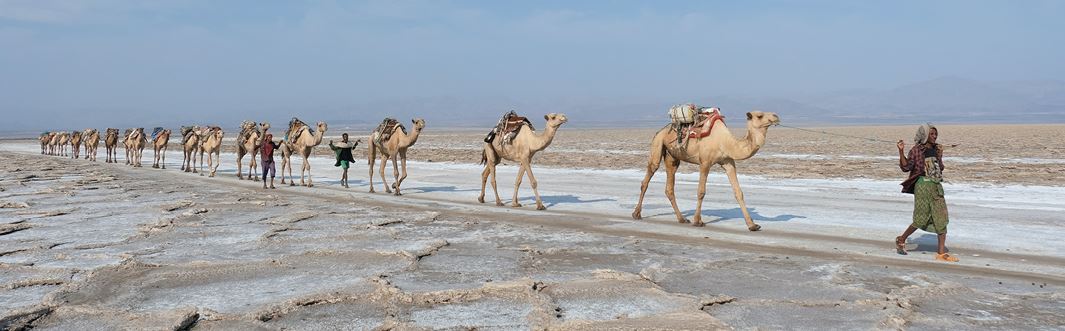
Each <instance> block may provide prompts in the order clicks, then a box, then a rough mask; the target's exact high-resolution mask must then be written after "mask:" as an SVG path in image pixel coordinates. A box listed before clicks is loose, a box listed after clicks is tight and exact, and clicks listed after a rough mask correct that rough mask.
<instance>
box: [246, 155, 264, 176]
mask: <svg viewBox="0 0 1065 331" xmlns="http://www.w3.org/2000/svg"><path fill="white" fill-rule="evenodd" d="M255 154H256V153H255V152H252V153H251V160H250V161H248V163H251V165H249V166H248V177H251V176H255V177H252V178H253V179H252V181H256V182H258V181H259V164H258V160H256V159H255ZM264 179H265V178H264Z"/></svg>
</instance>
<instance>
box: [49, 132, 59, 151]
mask: <svg viewBox="0 0 1065 331" xmlns="http://www.w3.org/2000/svg"><path fill="white" fill-rule="evenodd" d="M60 136H61V134H60V133H59V132H52V134H51V138H50V139H48V154H49V155H59V154H60Z"/></svg>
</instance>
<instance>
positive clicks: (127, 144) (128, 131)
mask: <svg viewBox="0 0 1065 331" xmlns="http://www.w3.org/2000/svg"><path fill="white" fill-rule="evenodd" d="M131 134H133V129H126V131H123V132H122V146H124V147H125V150H126V164H127V165H129V164H133V159H132V158H131V157H130V149H131V148H132V147H131V146H130V143H132V142H133V141H132V140H130V139H129V138H130V137H129V136H130V135H131ZM116 161H117V160H116Z"/></svg>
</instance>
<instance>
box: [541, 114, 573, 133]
mask: <svg viewBox="0 0 1065 331" xmlns="http://www.w3.org/2000/svg"><path fill="white" fill-rule="evenodd" d="M544 119H545V120H547V126H549V127H553V128H556V129H557V128H558V127H560V126H562V124H565V123H566V122H567V121H569V119H567V118H566V114H556V113H550V114H547V115H544Z"/></svg>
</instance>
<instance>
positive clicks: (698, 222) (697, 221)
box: [692, 164, 711, 226]
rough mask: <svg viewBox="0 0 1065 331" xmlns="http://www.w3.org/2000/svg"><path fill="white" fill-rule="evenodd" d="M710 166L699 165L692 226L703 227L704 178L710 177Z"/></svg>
mask: <svg viewBox="0 0 1065 331" xmlns="http://www.w3.org/2000/svg"><path fill="white" fill-rule="evenodd" d="M710 166H711V164H706V165H702V164H700V165H699V196H698V198H699V201H698V202H696V203H695V218H694V219H693V220H692V221H693V222H692V225H693V226H705V225H706V223H703V197H705V196H706V177H707V176H709V175H710Z"/></svg>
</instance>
